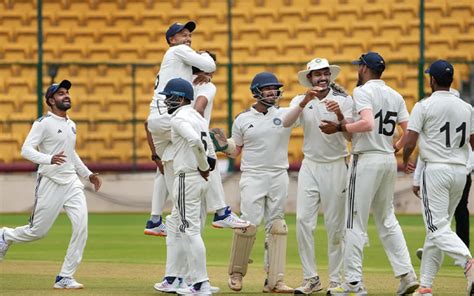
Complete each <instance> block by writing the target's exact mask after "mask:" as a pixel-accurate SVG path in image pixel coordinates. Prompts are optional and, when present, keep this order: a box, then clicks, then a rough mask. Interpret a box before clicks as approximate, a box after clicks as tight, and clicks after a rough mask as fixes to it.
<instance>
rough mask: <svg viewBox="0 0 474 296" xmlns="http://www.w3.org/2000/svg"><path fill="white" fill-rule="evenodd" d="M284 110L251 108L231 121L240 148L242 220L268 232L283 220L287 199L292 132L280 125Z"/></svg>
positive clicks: (234, 137) (236, 142)
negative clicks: (273, 225) (263, 227)
mask: <svg viewBox="0 0 474 296" xmlns="http://www.w3.org/2000/svg"><path fill="white" fill-rule="evenodd" d="M284 112H285V109H283V108H280V109H277V108H276V107H271V108H269V109H268V112H267V114H263V113H260V112H258V111H257V110H255V109H254V108H253V107H251V108H250V109H248V110H247V111H244V112H242V113H241V114H239V115H238V116H237V118H236V119H235V120H234V123H233V126H232V138H233V139H234V141H235V144H236V145H237V146H242V158H241V161H240V170H241V171H242V175H241V179H240V183H239V186H240V194H241V206H240V210H241V212H242V217H241V218H242V219H243V220H248V221H250V222H251V223H252V224H255V225H260V223H261V221H262V219H264V222H265V229H266V231H268V230H269V229H270V227H271V225H272V223H273V221H275V220H277V219H283V218H284V215H285V204H286V200H287V197H288V183H289V179H288V172H287V169H288V142H289V139H290V133H291V128H285V127H283V124H282V116H283V113H284Z"/></svg>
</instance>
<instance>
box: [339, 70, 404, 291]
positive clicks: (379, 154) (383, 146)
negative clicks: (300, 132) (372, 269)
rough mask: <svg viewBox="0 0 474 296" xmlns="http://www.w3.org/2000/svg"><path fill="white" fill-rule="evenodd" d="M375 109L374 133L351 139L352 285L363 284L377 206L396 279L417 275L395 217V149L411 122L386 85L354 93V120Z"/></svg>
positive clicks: (374, 83) (347, 261) (348, 247)
mask: <svg viewBox="0 0 474 296" xmlns="http://www.w3.org/2000/svg"><path fill="white" fill-rule="evenodd" d="M365 109H370V110H372V112H373V115H374V117H375V121H374V128H373V130H372V131H370V132H362V133H353V134H352V154H353V155H352V161H351V167H350V173H349V182H348V184H349V185H348V190H347V197H348V200H347V204H346V219H347V221H346V222H347V224H346V233H345V238H344V247H345V250H344V272H345V277H346V281H347V282H357V281H361V280H362V258H363V248H364V245H365V244H367V243H368V235H367V223H368V219H369V212H370V208H371V206H372V210H373V215H374V219H375V225H376V226H377V231H378V234H379V237H380V240H381V241H382V245H383V247H384V249H385V252H386V254H387V256H388V259H389V261H390V264H391V265H392V269H393V272H394V274H395V276H396V277H399V276H401V275H403V274H405V273H408V272H410V271H413V266H412V264H411V260H410V255H409V253H408V249H407V245H406V241H405V238H404V237H403V233H402V230H401V228H400V225H399V223H398V220H397V218H396V217H395V213H394V208H393V194H394V186H395V180H396V177H397V162H396V159H395V155H394V149H393V144H392V143H393V134H394V132H395V128H396V124H397V123H401V122H406V121H407V120H408V116H409V115H408V111H407V108H406V105H405V101H404V100H403V98H402V96H401V95H400V94H399V93H397V92H396V91H395V90H393V89H392V88H390V87H389V86H387V85H386V84H385V82H384V81H382V80H378V79H377V80H369V81H368V82H366V83H365V84H364V85H362V86H359V87H357V88H355V89H354V120H355V121H358V120H359V119H360V112H361V111H362V110H365Z"/></svg>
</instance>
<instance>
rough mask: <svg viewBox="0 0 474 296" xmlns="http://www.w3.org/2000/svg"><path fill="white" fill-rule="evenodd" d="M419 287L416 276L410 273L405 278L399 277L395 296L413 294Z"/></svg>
mask: <svg viewBox="0 0 474 296" xmlns="http://www.w3.org/2000/svg"><path fill="white" fill-rule="evenodd" d="M419 286H420V283H419V282H418V279H417V278H416V274H415V273H414V272H413V271H410V272H409V273H407V274H406V275H405V276H402V277H400V286H398V290H397V295H407V294H411V293H413V292H415V290H416V289H418V287H419Z"/></svg>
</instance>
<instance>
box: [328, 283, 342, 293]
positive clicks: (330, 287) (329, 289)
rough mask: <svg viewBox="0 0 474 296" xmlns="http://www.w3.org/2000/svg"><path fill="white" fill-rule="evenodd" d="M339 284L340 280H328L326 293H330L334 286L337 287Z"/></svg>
mask: <svg viewBox="0 0 474 296" xmlns="http://www.w3.org/2000/svg"><path fill="white" fill-rule="evenodd" d="M340 285H341V283H340V282H332V281H331V282H329V286H328V289H327V294H329V295H331V291H332V290H334V289H335V288H337V287H339V286H340Z"/></svg>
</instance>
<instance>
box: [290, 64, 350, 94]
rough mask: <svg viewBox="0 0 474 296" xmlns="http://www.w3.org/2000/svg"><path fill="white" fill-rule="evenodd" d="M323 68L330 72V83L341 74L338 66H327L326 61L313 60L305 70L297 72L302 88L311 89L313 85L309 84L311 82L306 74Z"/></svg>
mask: <svg viewBox="0 0 474 296" xmlns="http://www.w3.org/2000/svg"><path fill="white" fill-rule="evenodd" d="M324 68H329V71H331V81H334V80H336V77H337V75H338V74H339V72H341V68H340V67H339V66H336V65H329V62H328V60H326V59H321V58H315V59H314V60H311V61H310V62H309V63H308V64H307V67H306V70H303V71H299V72H298V81H299V82H300V84H301V85H302V86H306V87H308V88H311V87H313V85H312V84H311V81H309V79H308V77H307V75H308V73H309V72H311V71H313V70H320V69H324Z"/></svg>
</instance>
